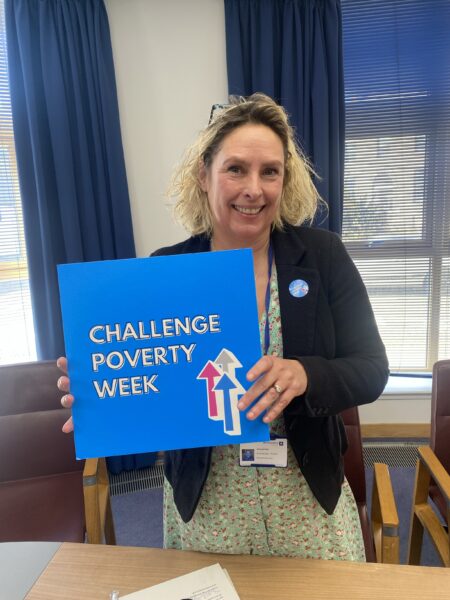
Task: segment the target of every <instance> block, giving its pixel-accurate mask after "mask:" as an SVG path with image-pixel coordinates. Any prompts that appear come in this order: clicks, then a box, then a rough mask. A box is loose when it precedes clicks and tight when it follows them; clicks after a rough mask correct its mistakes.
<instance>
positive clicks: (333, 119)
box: [225, 0, 345, 233]
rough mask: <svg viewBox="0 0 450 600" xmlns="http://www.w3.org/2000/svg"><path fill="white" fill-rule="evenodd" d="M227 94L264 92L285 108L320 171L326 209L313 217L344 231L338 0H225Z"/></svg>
mask: <svg viewBox="0 0 450 600" xmlns="http://www.w3.org/2000/svg"><path fill="white" fill-rule="evenodd" d="M225 24H226V53H227V68H228V90H229V93H230V94H238V95H242V96H248V95H250V94H252V93H254V92H264V93H265V94H268V95H269V96H271V97H272V98H274V99H275V100H276V101H277V102H279V103H280V104H282V105H283V106H284V108H285V109H286V110H287V112H288V113H289V115H290V119H291V123H292V125H294V127H295V129H296V132H297V136H298V142H299V144H300V146H301V147H302V148H303V150H304V152H305V154H306V156H308V157H309V159H310V160H311V162H312V163H313V165H314V168H315V170H316V172H317V173H318V175H319V177H320V179H319V180H317V181H316V182H315V183H316V185H317V188H318V190H319V192H320V194H321V196H322V198H324V200H326V202H327V203H328V208H329V210H328V213H325V212H322V213H321V214H320V215H318V218H317V219H316V225H318V226H320V227H323V228H326V229H330V230H331V231H335V232H337V233H341V225H342V203H343V181H344V143H345V111H344V75H343V58H342V21H341V6H340V0H225Z"/></svg>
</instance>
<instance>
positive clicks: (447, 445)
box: [430, 360, 450, 519]
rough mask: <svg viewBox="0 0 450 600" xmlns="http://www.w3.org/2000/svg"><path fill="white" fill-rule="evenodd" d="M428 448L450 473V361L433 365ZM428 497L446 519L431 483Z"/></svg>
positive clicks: (444, 505)
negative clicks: (429, 447)
mask: <svg viewBox="0 0 450 600" xmlns="http://www.w3.org/2000/svg"><path fill="white" fill-rule="evenodd" d="M430 446H431V448H432V450H433V451H434V453H435V454H436V456H437V457H438V459H439V461H440V462H441V464H442V466H443V467H444V468H445V470H446V471H447V473H450V360H440V361H438V362H436V363H435V364H434V365H433V383H432V391H431V439H430ZM430 497H431V498H432V500H433V501H434V503H435V504H436V506H437V507H438V509H439V511H440V513H441V515H442V517H443V518H444V519H447V502H446V501H445V499H444V497H443V495H442V494H441V492H440V490H439V488H438V486H437V485H436V484H435V483H434V482H433V481H432V482H431V485H430Z"/></svg>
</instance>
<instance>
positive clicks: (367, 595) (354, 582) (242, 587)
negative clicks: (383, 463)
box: [27, 543, 450, 600]
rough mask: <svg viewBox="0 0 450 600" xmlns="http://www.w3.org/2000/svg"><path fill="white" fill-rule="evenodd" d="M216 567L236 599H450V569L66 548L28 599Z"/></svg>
mask: <svg viewBox="0 0 450 600" xmlns="http://www.w3.org/2000/svg"><path fill="white" fill-rule="evenodd" d="M216 562H218V563H220V565H221V566H222V567H224V568H226V569H228V572H229V573H230V576H231V579H232V580H233V583H234V585H235V587H236V590H237V592H238V594H239V596H240V599H241V600H297V599H299V600H330V599H332V600H349V599H351V600H357V599H361V600H372V599H373V600H388V599H392V600H399V599H401V598H405V600H427V599H429V600H441V599H442V600H444V599H445V600H448V599H449V598H450V569H444V568H440V567H411V566H407V565H377V564H358V563H350V562H338V561H325V560H324V561H322V560H304V559H300V558H278V557H259V556H236V555H224V554H203V553H200V552H182V551H179V550H161V549H153V548H130V547H123V546H95V545H89V544H68V543H64V544H62V545H61V547H60V548H59V550H58V551H57V552H56V554H55V555H54V556H53V558H52V559H51V561H50V562H49V564H48V566H47V568H46V569H45V571H44V572H43V573H42V575H41V576H40V578H39V579H38V580H37V582H36V584H35V585H34V587H33V588H32V589H31V591H30V593H29V594H28V596H27V599H29V600H56V599H65V600H80V598H82V599H83V600H103V599H104V600H108V598H109V593H110V591H111V590H113V589H117V590H119V591H120V594H121V595H122V594H123V595H125V594H127V593H130V592H134V591H136V590H139V589H142V588H145V587H149V586H151V585H154V584H156V583H160V582H162V581H166V580H167V579H171V578H172V577H176V576H178V575H184V574H185V573H188V572H190V571H194V570H195V569H199V568H201V567H204V566H207V565H211V564H214V563H216ZM161 600H163V599H161Z"/></svg>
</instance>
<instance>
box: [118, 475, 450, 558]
mask: <svg viewBox="0 0 450 600" xmlns="http://www.w3.org/2000/svg"><path fill="white" fill-rule="evenodd" d="M389 471H390V474H391V479H392V486H393V488H394V495H395V499H396V502H397V510H398V514H399V518H400V562H401V563H403V564H405V563H406V554H407V551H408V536H409V522H410V515H411V504H412V493H413V487H414V473H415V469H414V468H404V467H390V468H389ZM372 474H373V471H372V470H371V469H366V480H367V498H368V499H369V504H370V499H371V498H372ZM162 497H163V494H162V488H157V489H152V490H146V491H142V492H134V493H130V494H125V495H122V496H113V497H112V498H111V501H112V509H113V514H114V523H115V528H116V537H117V543H118V544H120V545H122V546H145V547H150V548H162V544H163V515H162ZM421 564H422V565H427V566H441V564H440V562H439V559H438V557H437V554H436V551H435V549H434V547H433V545H432V543H431V541H430V540H429V538H428V536H427V535H425V536H424V544H423V548H422V559H421Z"/></svg>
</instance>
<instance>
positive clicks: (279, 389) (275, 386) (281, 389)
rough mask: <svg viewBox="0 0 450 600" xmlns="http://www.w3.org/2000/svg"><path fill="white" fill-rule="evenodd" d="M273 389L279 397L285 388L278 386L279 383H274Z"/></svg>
mask: <svg viewBox="0 0 450 600" xmlns="http://www.w3.org/2000/svg"><path fill="white" fill-rule="evenodd" d="M272 387H273V389H274V390H275V391H276V393H277V394H278V395H280V394H282V393H283V388H282V387H281V385H278V383H274V384H273V386H272Z"/></svg>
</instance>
